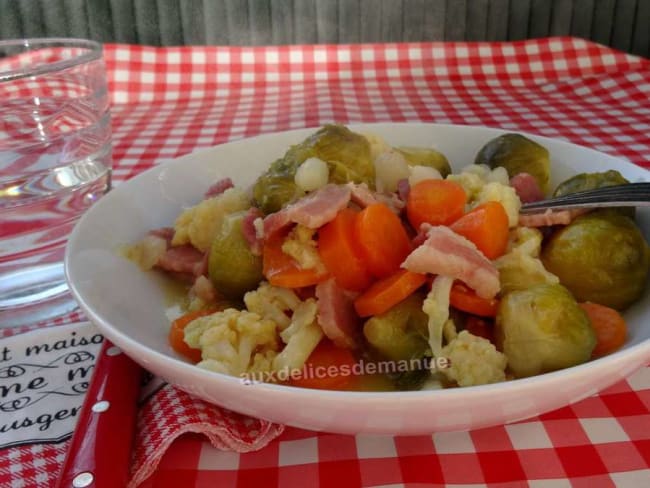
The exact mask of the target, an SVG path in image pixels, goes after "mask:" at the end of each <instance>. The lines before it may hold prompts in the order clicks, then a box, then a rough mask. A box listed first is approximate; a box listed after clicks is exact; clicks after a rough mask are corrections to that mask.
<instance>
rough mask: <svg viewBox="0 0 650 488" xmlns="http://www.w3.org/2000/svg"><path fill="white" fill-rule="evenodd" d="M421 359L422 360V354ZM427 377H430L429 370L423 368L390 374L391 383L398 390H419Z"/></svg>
mask: <svg viewBox="0 0 650 488" xmlns="http://www.w3.org/2000/svg"><path fill="white" fill-rule="evenodd" d="M422 361H424V356H423V357H422ZM429 378H431V371H430V370H429V369H425V368H421V369H413V370H411V371H404V372H402V373H397V374H395V375H392V376H391V380H392V381H393V385H394V386H395V388H396V389H397V390H400V391H411V390H421V389H422V385H424V383H425V382H426V381H427V380H428V379H429Z"/></svg>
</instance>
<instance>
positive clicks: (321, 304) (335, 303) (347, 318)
mask: <svg viewBox="0 0 650 488" xmlns="http://www.w3.org/2000/svg"><path fill="white" fill-rule="evenodd" d="M316 298H317V300H318V302H317V305H318V325H320V327H321V329H323V333H324V334H325V335H326V336H327V337H328V338H329V339H330V340H331V341H332V342H334V344H336V345H337V346H339V347H345V348H348V349H353V348H355V347H356V345H357V343H356V340H355V335H356V331H357V330H358V326H359V317H358V315H357V314H356V312H355V311H354V306H353V303H352V300H351V298H350V296H348V295H347V293H346V292H345V291H344V290H343V289H341V288H339V286H338V285H337V284H336V282H335V281H334V278H330V279H329V280H326V281H323V282H322V283H319V284H318V285H316Z"/></svg>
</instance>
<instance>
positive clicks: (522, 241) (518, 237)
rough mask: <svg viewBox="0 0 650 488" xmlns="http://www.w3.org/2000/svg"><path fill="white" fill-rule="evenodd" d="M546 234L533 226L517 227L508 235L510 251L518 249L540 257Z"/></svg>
mask: <svg viewBox="0 0 650 488" xmlns="http://www.w3.org/2000/svg"><path fill="white" fill-rule="evenodd" d="M543 239H544V236H543V235H542V232H541V231H540V230H539V229H535V228H533V227H516V228H514V229H512V230H511V231H510V235H509V236H508V252H511V251H514V250H515V249H517V250H518V251H520V252H522V253H524V254H528V255H529V256H531V257H534V258H538V257H539V255H540V253H541V252H542V240H543Z"/></svg>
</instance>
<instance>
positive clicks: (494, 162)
mask: <svg viewBox="0 0 650 488" xmlns="http://www.w3.org/2000/svg"><path fill="white" fill-rule="evenodd" d="M474 164H487V165H488V166H489V167H490V168H493V169H494V168H497V167H499V166H503V167H504V168H505V169H506V170H507V171H508V176H510V178H512V177H513V176H515V175H517V174H519V173H528V174H530V175H531V176H533V177H534V178H535V180H537V184H538V185H539V187H540V188H541V190H542V191H543V192H546V191H547V190H548V182H549V178H550V168H551V162H550V159H549V154H548V150H547V149H546V148H545V147H544V146H541V145H539V144H538V143H536V142H535V141H532V140H530V139H528V138H527V137H525V136H522V135H521V134H512V133H511V134H503V135H501V136H499V137H496V138H494V139H492V140H491V141H489V142H488V143H487V144H485V145H484V146H483V147H482V148H481V150H480V151H479V152H478V154H477V155H476V159H475V160H474Z"/></svg>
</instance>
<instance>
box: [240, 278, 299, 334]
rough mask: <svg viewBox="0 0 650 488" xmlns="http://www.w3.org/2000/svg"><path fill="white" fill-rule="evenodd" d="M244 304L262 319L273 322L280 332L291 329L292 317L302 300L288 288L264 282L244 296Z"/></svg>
mask: <svg viewBox="0 0 650 488" xmlns="http://www.w3.org/2000/svg"><path fill="white" fill-rule="evenodd" d="M244 303H245V304H246V308H247V309H248V311H249V312H255V313H256V314H257V315H259V316H260V317H263V318H265V319H268V320H272V321H273V322H275V323H276V324H278V327H279V328H280V330H284V329H286V328H287V327H289V324H290V323H291V318H290V316H292V315H293V313H294V312H295V311H296V309H297V308H298V306H299V305H300V303H301V302H300V298H298V296H297V295H296V294H295V293H294V292H293V291H291V290H290V289H288V288H280V287H277V286H273V285H270V284H269V283H267V282H266V281H264V282H262V283H261V284H260V286H259V287H258V288H257V290H253V291H249V292H248V293H246V294H245V295H244Z"/></svg>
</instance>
